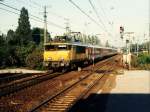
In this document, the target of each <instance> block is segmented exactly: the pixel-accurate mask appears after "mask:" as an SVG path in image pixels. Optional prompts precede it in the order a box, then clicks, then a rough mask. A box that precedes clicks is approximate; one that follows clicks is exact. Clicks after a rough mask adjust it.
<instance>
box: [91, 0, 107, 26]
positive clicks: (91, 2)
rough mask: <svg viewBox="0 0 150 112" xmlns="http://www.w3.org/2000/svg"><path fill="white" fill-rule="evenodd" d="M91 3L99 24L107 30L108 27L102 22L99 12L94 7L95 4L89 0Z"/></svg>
mask: <svg viewBox="0 0 150 112" xmlns="http://www.w3.org/2000/svg"><path fill="white" fill-rule="evenodd" d="M89 3H90V5H91V7H92V9H93V10H94V12H95V14H96V16H97V18H98V20H99V22H100V23H101V24H102V25H103V27H104V28H106V27H105V24H104V23H103V21H102V20H101V18H100V16H99V14H98V12H97V10H96V8H95V6H94V5H93V3H92V1H91V0H89Z"/></svg>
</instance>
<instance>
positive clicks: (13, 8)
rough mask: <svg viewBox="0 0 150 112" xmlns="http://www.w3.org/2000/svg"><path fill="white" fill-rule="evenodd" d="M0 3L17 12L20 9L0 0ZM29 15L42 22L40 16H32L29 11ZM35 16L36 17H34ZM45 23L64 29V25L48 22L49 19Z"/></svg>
mask: <svg viewBox="0 0 150 112" xmlns="http://www.w3.org/2000/svg"><path fill="white" fill-rule="evenodd" d="M0 4H1V5H3V6H6V7H8V8H10V9H13V10H16V11H18V12H20V11H21V10H19V9H17V8H15V7H12V6H10V5H7V4H4V3H2V2H0ZM6 10H7V9H6ZM6 10H5V11H6ZM9 12H12V11H9ZM29 15H30V16H31V17H30V18H31V19H33V20H36V21H38V22H43V19H41V18H39V17H37V16H34V15H32V14H30V13H29ZM35 18H36V19H35ZM47 24H49V25H53V26H55V27H58V28H60V29H64V27H62V26H60V25H57V24H55V23H53V22H50V21H48V22H47Z"/></svg>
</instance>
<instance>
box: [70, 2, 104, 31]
mask: <svg viewBox="0 0 150 112" xmlns="http://www.w3.org/2000/svg"><path fill="white" fill-rule="evenodd" d="M69 2H70V3H72V4H73V5H74V6H75V7H76V8H77V9H79V10H80V11H81V12H82V13H83V14H84V15H86V16H87V17H88V18H89V19H90V20H91V21H93V22H94V23H95V24H96V25H98V26H99V27H100V28H101V29H102V30H104V31H105V29H104V28H103V27H102V26H101V25H100V24H99V23H98V22H97V21H96V20H95V19H93V18H92V17H91V16H89V15H88V14H87V13H86V12H85V11H84V10H82V9H81V8H80V7H79V6H78V5H77V4H76V3H74V2H73V1H72V0H69Z"/></svg>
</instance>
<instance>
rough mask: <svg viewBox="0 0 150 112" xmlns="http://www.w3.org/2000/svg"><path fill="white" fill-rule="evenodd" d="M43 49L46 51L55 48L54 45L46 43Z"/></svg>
mask: <svg viewBox="0 0 150 112" xmlns="http://www.w3.org/2000/svg"><path fill="white" fill-rule="evenodd" d="M45 50H46V51H53V50H55V46H54V45H46V46H45Z"/></svg>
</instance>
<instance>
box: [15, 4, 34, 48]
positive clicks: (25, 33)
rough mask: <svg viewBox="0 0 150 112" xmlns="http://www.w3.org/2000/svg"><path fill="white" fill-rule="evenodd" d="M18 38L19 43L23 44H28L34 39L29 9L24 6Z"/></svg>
mask: <svg viewBox="0 0 150 112" xmlns="http://www.w3.org/2000/svg"><path fill="white" fill-rule="evenodd" d="M16 39H17V43H18V44H19V45H21V46H23V45H26V44H27V43H28V42H29V41H31V40H32V37H31V29H30V22H29V15H28V10H27V9H25V8H24V7H23V8H22V9H21V14H20V18H19V20H18V27H17V29H16Z"/></svg>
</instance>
